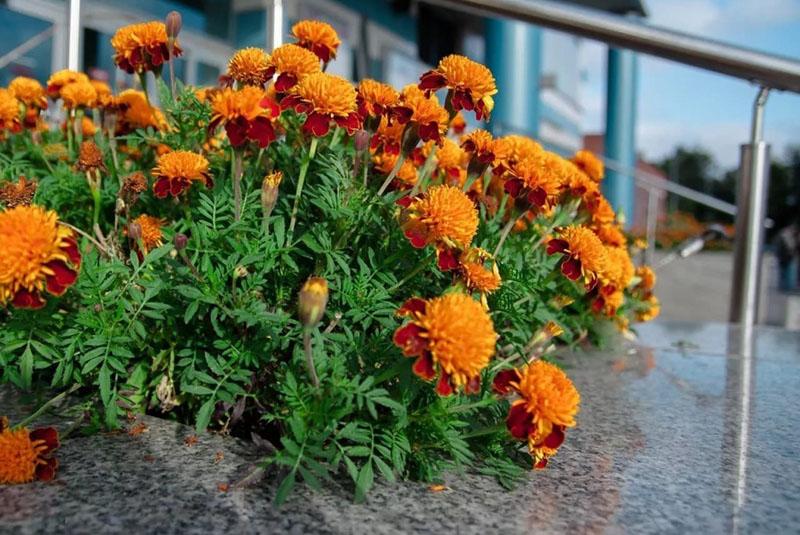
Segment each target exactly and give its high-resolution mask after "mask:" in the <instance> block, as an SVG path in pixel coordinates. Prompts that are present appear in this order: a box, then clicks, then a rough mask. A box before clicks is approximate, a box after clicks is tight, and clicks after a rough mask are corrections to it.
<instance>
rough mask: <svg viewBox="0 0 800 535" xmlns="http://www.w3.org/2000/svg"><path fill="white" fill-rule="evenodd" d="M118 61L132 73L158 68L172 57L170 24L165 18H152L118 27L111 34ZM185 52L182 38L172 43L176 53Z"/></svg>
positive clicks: (119, 64)
mask: <svg viewBox="0 0 800 535" xmlns="http://www.w3.org/2000/svg"><path fill="white" fill-rule="evenodd" d="M111 46H113V47H114V51H115V54H114V63H116V64H117V66H118V67H119V68H120V69H122V70H123V71H125V72H127V73H129V74H134V73H137V74H142V73H145V72H147V71H158V70H160V69H161V66H162V65H163V64H164V62H165V61H168V60H169V54H170V50H169V47H168V37H167V27H166V25H165V24H164V23H163V22H159V21H150V22H141V23H137V24H130V25H128V26H123V27H122V28H120V29H118V30H117V32H116V33H115V34H114V36H113V37H112V38H111ZM181 53H182V50H181V47H180V46H179V45H178V41H177V40H175V41H174V42H173V44H172V55H173V57H178V56H180V55H181Z"/></svg>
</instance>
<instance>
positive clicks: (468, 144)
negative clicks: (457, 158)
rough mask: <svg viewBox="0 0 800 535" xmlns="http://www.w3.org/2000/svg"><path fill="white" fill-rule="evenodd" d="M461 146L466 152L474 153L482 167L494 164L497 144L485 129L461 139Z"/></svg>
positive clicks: (475, 131)
mask: <svg viewBox="0 0 800 535" xmlns="http://www.w3.org/2000/svg"><path fill="white" fill-rule="evenodd" d="M461 146H462V147H463V148H464V150H465V151H467V152H469V153H472V154H473V157H474V158H475V159H476V160H478V162H480V164H481V165H483V166H486V165H491V164H493V163H494V158H495V149H496V144H495V142H494V138H493V137H492V134H490V133H489V132H487V131H486V130H483V129H478V130H474V131H472V132H470V133H469V134H467V135H466V136H464V137H462V138H461Z"/></svg>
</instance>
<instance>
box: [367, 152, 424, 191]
mask: <svg viewBox="0 0 800 535" xmlns="http://www.w3.org/2000/svg"><path fill="white" fill-rule="evenodd" d="M399 157H400V156H399V155H397V154H391V153H388V152H382V153H380V154H376V155H375V156H373V157H372V162H373V163H374V164H375V169H376V170H377V171H380V172H381V173H383V174H384V175H388V174H389V173H391V172H392V169H394V166H395V165H396V164H397V159H398V158H399ZM418 178H419V176H418V174H417V168H416V167H414V164H413V163H412V162H411V160H409V159H406V160H404V161H403V163H402V164H401V165H400V170H399V171H398V172H397V174H396V175H395V180H396V181H397V182H399V184H398V185H399V186H400V187H401V188H408V187H411V186H413V185H414V184H416V183H417V180H418Z"/></svg>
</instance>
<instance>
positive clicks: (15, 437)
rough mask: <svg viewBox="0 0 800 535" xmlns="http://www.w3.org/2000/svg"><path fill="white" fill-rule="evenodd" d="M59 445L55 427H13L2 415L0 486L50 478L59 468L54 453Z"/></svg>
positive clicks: (49, 479)
mask: <svg viewBox="0 0 800 535" xmlns="http://www.w3.org/2000/svg"><path fill="white" fill-rule="evenodd" d="M59 446H60V443H59V441H58V431H56V430H55V429H54V428H52V427H43V428H39V429H34V430H33V431H28V429H27V428H24V427H23V428H20V429H11V428H10V427H9V426H8V418H6V417H0V485H14V484H19V483H28V482H30V481H33V480H34V479H38V480H40V481H51V480H52V479H53V478H54V477H55V476H56V470H57V469H58V460H57V459H55V458H54V457H53V452H54V451H55V450H56V449H57V448H58V447H59Z"/></svg>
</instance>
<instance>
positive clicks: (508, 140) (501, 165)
mask: <svg viewBox="0 0 800 535" xmlns="http://www.w3.org/2000/svg"><path fill="white" fill-rule="evenodd" d="M495 148H496V150H497V151H499V152H501V154H502V157H497V158H496V159H495V169H494V172H495V174H501V173H503V172H504V171H505V170H506V169H508V168H510V167H513V166H514V165H516V164H517V162H519V161H521V160H523V159H525V158H530V157H535V156H539V155H540V154H541V153H542V152H544V149H543V148H542V146H541V145H539V144H538V143H537V142H535V141H534V140H532V139H530V138H528V137H525V136H520V135H517V134H512V135H508V136H504V137H500V138H497V139H496V140H495Z"/></svg>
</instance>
